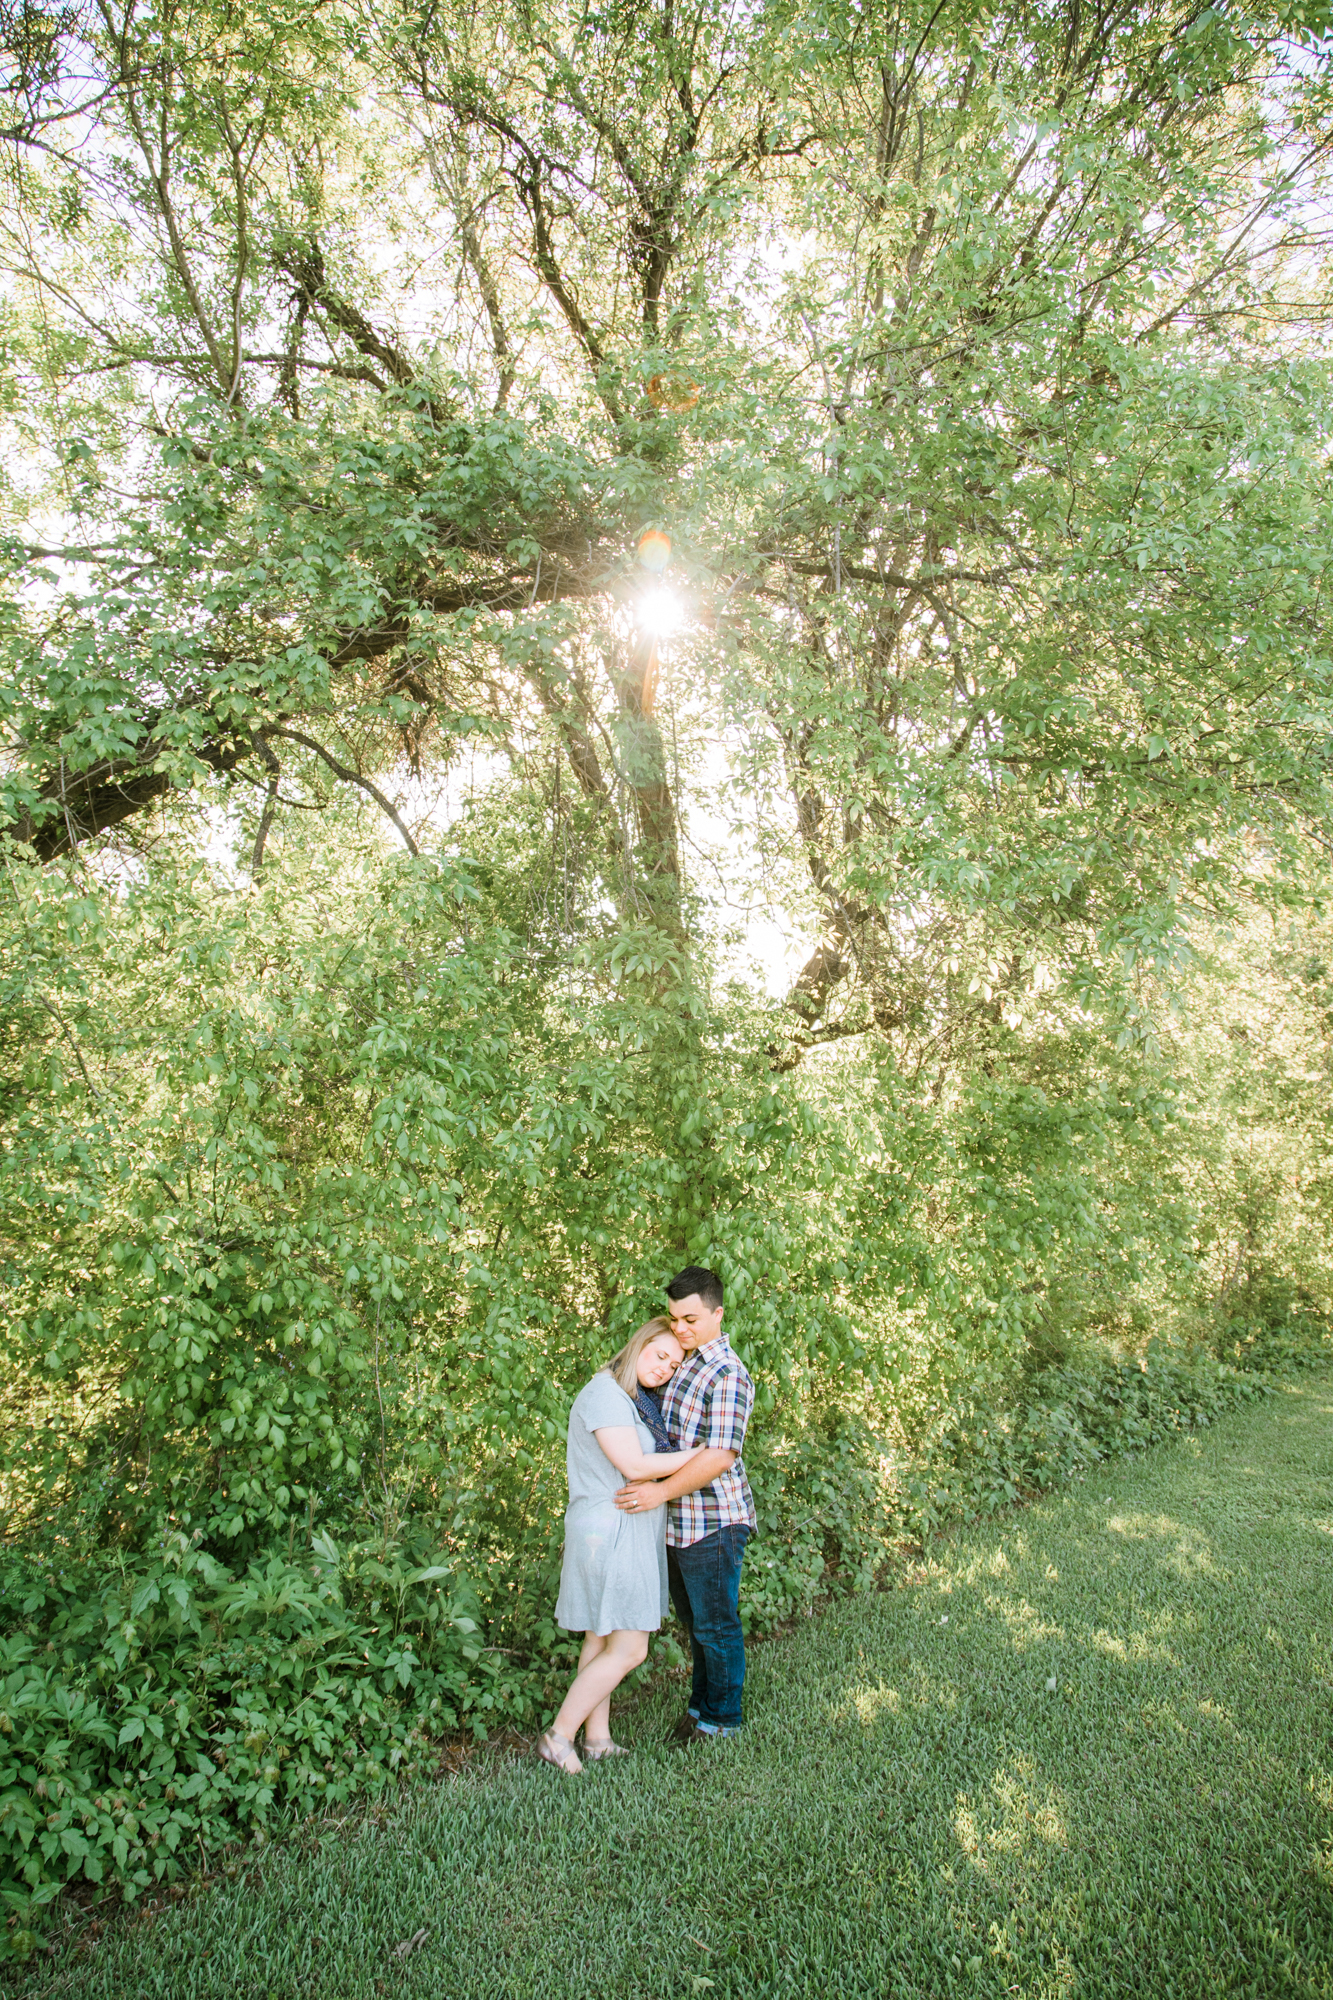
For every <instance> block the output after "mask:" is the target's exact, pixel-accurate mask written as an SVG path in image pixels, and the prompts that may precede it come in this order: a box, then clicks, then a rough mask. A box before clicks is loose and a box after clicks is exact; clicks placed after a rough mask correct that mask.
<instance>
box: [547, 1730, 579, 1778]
mask: <svg viewBox="0 0 1333 2000" xmlns="http://www.w3.org/2000/svg"><path fill="white" fill-rule="evenodd" d="M536 1747H537V1755H538V1756H539V1757H540V1758H541V1760H542V1762H543V1763H544V1764H554V1765H555V1768H556V1770H557V1771H563V1772H564V1774H565V1776H566V1777H567V1778H577V1776H578V1774H579V1772H580V1771H581V1770H582V1769H583V1766H582V1764H580V1762H579V1759H578V1753H577V1751H576V1750H575V1748H574V1745H573V1744H572V1743H571V1742H570V1740H569V1738H568V1737H567V1736H562V1735H561V1734H560V1731H559V1730H558V1729H547V1730H545V1731H544V1732H543V1733H542V1735H540V1736H539V1737H538V1738H537V1746H536Z"/></svg>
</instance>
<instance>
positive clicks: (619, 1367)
mask: <svg viewBox="0 0 1333 2000" xmlns="http://www.w3.org/2000/svg"><path fill="white" fill-rule="evenodd" d="M664 1333H671V1321H670V1320H669V1319H668V1318H667V1317H666V1315H665V1313H659V1314H658V1316H657V1318H656V1319H650V1320H645V1321H644V1323H643V1325H642V1326H641V1327H640V1328H639V1330H638V1332H637V1333H632V1334H631V1335H630V1337H629V1339H628V1340H627V1341H626V1342H625V1345H624V1346H623V1347H622V1348H621V1350H620V1352H619V1354H613V1355H612V1356H611V1359H610V1360H609V1361H608V1362H607V1364H606V1370H605V1372H606V1373H607V1374H608V1375H614V1376H615V1378H616V1381H617V1382H619V1384H620V1386H621V1388H622V1389H623V1390H624V1391H625V1394H626V1395H627V1396H632V1395H633V1394H634V1391H635V1390H636V1389H637V1388H638V1386H639V1356H640V1355H641V1354H642V1353H643V1350H644V1348H645V1347H646V1346H647V1345H648V1342H649V1341H650V1340H660V1339H661V1337H662V1335H663V1334H664ZM671 1338H672V1339H673V1340H674V1339H675V1338H676V1336H675V1334H674V1333H671Z"/></svg>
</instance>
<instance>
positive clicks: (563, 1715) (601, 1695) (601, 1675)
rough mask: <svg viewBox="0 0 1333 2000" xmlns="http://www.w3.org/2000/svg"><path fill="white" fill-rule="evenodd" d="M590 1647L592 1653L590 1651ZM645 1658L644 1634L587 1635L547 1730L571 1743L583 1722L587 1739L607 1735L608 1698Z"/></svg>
mask: <svg viewBox="0 0 1333 2000" xmlns="http://www.w3.org/2000/svg"><path fill="white" fill-rule="evenodd" d="M593 1647H595V1648H596V1650H595V1651H590V1648H593ZM647 1657H648V1634H647V1633H646V1632H608V1633H607V1634H606V1636H605V1637H604V1638H602V1637H599V1636H598V1634H597V1633H596V1632H589V1634H588V1636H587V1638H586V1639H585V1640H584V1642H583V1651H582V1652H581V1653H580V1655H579V1670H578V1672H577V1674H575V1676H574V1679H573V1681H572V1682H571V1684H570V1689H569V1693H568V1694H567V1695H566V1696H565V1698H564V1700H563V1701H562V1702H561V1704H560V1713H559V1715H557V1717H556V1719H555V1721H554V1722H553V1723H552V1724H551V1727H552V1728H553V1729H558V1730H559V1732H560V1734H561V1735H562V1736H564V1737H567V1738H568V1740H569V1741H570V1742H571V1743H572V1742H573V1741H574V1733H575V1731H576V1730H578V1729H579V1728H581V1727H582V1725H583V1724H584V1723H585V1722H586V1723H587V1724H588V1734H589V1735H590V1736H592V1737H594V1738H597V1737H600V1736H609V1735H610V1734H611V1696H612V1695H613V1694H614V1692H615V1690H616V1689H617V1688H618V1687H619V1686H620V1683H621V1682H622V1681H623V1680H624V1678H625V1676H626V1674H632V1673H633V1671H634V1669H635V1668H636V1667H641V1666H642V1665H643V1663H644V1661H645V1660H646V1659H647Z"/></svg>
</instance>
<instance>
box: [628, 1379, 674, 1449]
mask: <svg viewBox="0 0 1333 2000" xmlns="http://www.w3.org/2000/svg"><path fill="white" fill-rule="evenodd" d="M634 1407H635V1409H636V1410H637V1411H638V1413H639V1415H640V1416H641V1417H642V1418H643V1421H644V1422H645V1423H646V1424H647V1426H648V1428H649V1430H650V1431H651V1432H652V1434H653V1443H654V1444H655V1445H656V1447H657V1449H658V1450H659V1451H674V1450H675V1446H674V1445H673V1444H672V1442H671V1439H670V1438H669V1437H668V1436H667V1427H666V1425H665V1424H664V1423H663V1422H662V1408H661V1405H660V1404H659V1402H658V1400H657V1398H656V1396H654V1394H653V1393H652V1391H651V1389H645V1388H644V1386H643V1384H642V1382H640V1383H639V1384H638V1385H637V1386H636V1388H635V1391H634Z"/></svg>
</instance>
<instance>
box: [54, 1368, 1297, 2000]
mask: <svg viewBox="0 0 1333 2000" xmlns="http://www.w3.org/2000/svg"><path fill="white" fill-rule="evenodd" d="M763 1554H764V1552H763V1546H762V1544H757V1545H755V1546H753V1547H752V1550H751V1560H754V1561H762V1560H763ZM1051 1676H1053V1677H1054V1679H1055V1682H1056V1686H1055V1690H1054V1692H1049V1691H1048V1677H1051ZM747 1701H748V1715H749V1723H748V1727H747V1729H746V1732H745V1734H744V1736H743V1737H742V1738H741V1739H739V1740H737V1741H736V1742H733V1743H728V1744H719V1745H716V1746H712V1747H709V1748H708V1749H703V1750H692V1751H689V1752H681V1751H677V1750H673V1749H669V1748H667V1747H664V1746H663V1744H662V1738H663V1735H664V1733H665V1731H666V1728H667V1725H668V1723H669V1721H670V1720H672V1719H673V1718H674V1715H675V1714H676V1713H677V1712H678V1709H679V1708H680V1707H681V1706H682V1705H683V1704H682V1702H681V1695H680V1687H679V1684H678V1683H672V1684H671V1685H670V1686H663V1687H659V1688H658V1689H656V1690H654V1691H653V1692H651V1693H650V1694H648V1695H646V1696H644V1697H641V1698H640V1700H639V1702H638V1704H637V1706H636V1707H635V1708H634V1710H633V1713H632V1715H628V1716H627V1717H626V1720H625V1728H624V1731H623V1734H624V1735H625V1736H626V1737H627V1738H628V1740H630V1741H632V1742H633V1743H634V1744H635V1746H636V1755H635V1756H634V1757H633V1758H632V1759H625V1760H624V1761H623V1763H621V1764H620V1765H619V1766H617V1767H616V1768H598V1767H596V1766H593V1767H590V1768H589V1769H588V1771H587V1772H586V1773H585V1775H584V1776H583V1777H582V1778H580V1779H578V1780H574V1781H570V1780H567V1779H563V1778H561V1777H560V1776H559V1775H558V1774H556V1773H555V1772H552V1771H548V1770H546V1769H544V1768H541V1767H538V1766H535V1765H533V1764H532V1763H530V1762H528V1761H524V1760H519V1759H514V1758H508V1759H504V1758H499V1759H497V1758H493V1757H487V1758H483V1759H479V1760H476V1761H474V1762H473V1763H471V1764H469V1765H467V1766H465V1767H464V1768H463V1769H462V1770H461V1771H460V1772H458V1773H457V1774H456V1775H455V1776H453V1777H450V1778H448V1779H446V1780H444V1781H442V1782H441V1783H439V1784H438V1785H435V1786H433V1787H429V1788H418V1789H416V1790H413V1791H410V1792H407V1793H405V1794H403V1795H402V1796H401V1797H400V1798H399V1800H398V1801H397V1802H396V1803H395V1804H394V1805H393V1806H392V1807H389V1808H387V1809H385V1810H383V1811H382V1812H381V1813H380V1815H379V1816H378V1818H377V1819H374V1820H372V1819H361V1820H359V1821H357V1822H355V1823H353V1822H349V1823H348V1825H347V1826H346V1827H344V1828H340V1829H337V1828H330V1827H328V1826H327V1825H326V1826H325V1827H324V1828H323V1830H322V1831H321V1832H320V1833H319V1834H316V1833H315V1832H313V1831H312V1832H311V1833H309V1834H308V1835H307V1836H306V1837H304V1838H302V1839H301V1840H299V1841H298V1842H296V1843H295V1844H293V1845H291V1846H289V1847H287V1848H285V1849H283V1850H281V1851H278V1850H274V1851H271V1852H270V1853H269V1854H268V1855H267V1856H266V1857H265V1858H264V1859H263V1860H262V1861H261V1862H259V1863H257V1864H256V1865H254V1866H253V1867H250V1868H249V1869H248V1870H247V1872H246V1873H245V1874H244V1876H243V1877H240V1878H238V1879H236V1880H235V1881H232V1882H229V1883H225V1884H222V1885H219V1886H214V1887H209V1888H206V1889H204V1890H202V1891H201V1892H200V1893H199V1894H198V1895H196V1896H195V1897H193V1898H192V1899H191V1900H189V1901H187V1902H185V1903H182V1904H181V1905H180V1906H179V1907H177V1908H175V1909H173V1910H172V1911H170V1912H169V1913H165V1914H162V1915H159V1916H157V1917H156V1918H147V1919H144V1918H140V1919H137V1920H130V1921H128V1922H125V1923H120V1924H112V1925H111V1926H110V1927H109V1928H108V1931H107V1933H106V1934H105V1936H104V1937H103V1939H102V1940H101V1941H100V1942H99V1943H98V1944H96V1945H95V1946H93V1947H91V1948H88V1949H86V1950H85V1951H84V1952H82V1953H81V1954H78V1955H75V1956H71V1957H68V1958H66V1959H65V1960H64V1961H63V1962H58V1963H57V1964H55V1965H54V1966H48V1968H47V1969H45V1970H44V1971H43V1972H42V1973H41V1974H40V1975H38V1976H36V1977H35V1978H34V1975H33V1972H32V1969H31V1968H30V1969H29V1971H28V1973H27V1974H26V1978H25V1986H26V1990H27V1991H28V1992H30V1993H32V1994H34V1995H36V1994H42V1995H50V1996H52V2000H54V1996H57V1995H60V1996H64V1995H72V1996H73V1995H77V1996H81V2000H94V1996H96V2000H131V1996H133V2000H138V1996H141V1995H150V1994H152V1995H158V1994H161V1995H169V1996H171V2000H204V1996H208V2000H213V1996H217V2000H251V1996H254V1997H255V2000H259V1996H273V2000H305V1996H319V2000H361V1996H370V1995H379V1994H394V1995H402V1996H404V2000H408V1996H422V2000H424V1996H428V1995H429V1996H432V2000H433V1996H437V1995H438V1996H446V1995H447V1996H449V2000H474V1996H475V2000H508V1996H513V2000H548V1996H549V2000H557V1996H559V2000H566V1996H567V2000H594V1996H606V2000H636V1997H637V2000H675V1996H678V1995H679V1996H686V2000H695V1996H700V2000H724V1996H725V2000H732V1996H735V2000H741V1996H745V1997H746V2000H750V1996H757V1995H764V1996H768V1995H774V1996H776V1995H787V1994H796V1995H802V1996H806V1995H809V1996H818V2000H839V1996H850V1995H875V1996H880V1995H898V1994H902V1995H946V1994H947V1995H966V1996H972V1995H986V1996H990V1995H996V1996H998V1995H1001V1994H1005V1995H1008V1994H1019V1995H1023V1996H1025V2000H1038V1996H1041V1997H1042V2000H1045V1996H1048V1995H1049V1996H1056V1995H1070V1996H1075V1995H1077V1996H1080V2000H1082V1996H1088V2000H1092V1996H1094V1995H1096V1996H1100V1995H1112V1994H1114V1995H1117V1996H1119V1995H1124V1994H1144V1995H1151V1996H1154V2000H1165V1996H1171V2000H1175V1996H1180V2000H1185V1996H1193V1995H1198V1996H1200V2000H1202V1996H1208V2000H1217V1996H1220V1995H1242V1994H1244V1995H1252V1996H1254V2000H1279V1996H1283V1995H1293V1996H1295V1995H1300V1996H1303V2000H1304V1996H1310V2000H1313V1996H1316V1995H1318V1996H1324V2000H1333V1382H1331V1381H1329V1380H1328V1379H1326V1378H1323V1377H1319V1378H1307V1379H1305V1380H1304V1381H1301V1382H1299V1383H1294V1384H1289V1385H1287V1386H1285V1387H1283V1388H1282V1389H1281V1390H1280V1392H1279V1393H1278V1394H1277V1395H1276V1396H1274V1397H1273V1398H1271V1399H1270V1400H1269V1401H1267V1402H1266V1403H1264V1404H1261V1405H1259V1406H1257V1407H1253V1408H1251V1409H1248V1410H1246V1411H1244V1412H1242V1413H1240V1414H1238V1415H1235V1416H1232V1417H1229V1418H1227V1419H1226V1420H1225V1421H1224V1422H1222V1423H1219V1424H1218V1425H1217V1426H1216V1428H1215V1429H1213V1430H1211V1431H1205V1432H1202V1433H1199V1434H1196V1435H1195V1436H1192V1437H1191V1438H1189V1439H1187V1440H1185V1441H1184V1442H1182V1443H1179V1444H1175V1445H1169V1446H1164V1447H1161V1448H1159V1449H1157V1450H1155V1451H1153V1452H1152V1453H1151V1454H1149V1455H1148V1456H1147V1457H1146V1458H1145V1459H1142V1460H1139V1461H1138V1462H1136V1463H1122V1464H1119V1465H1116V1466H1113V1467H1112V1468H1111V1469H1110V1470H1109V1471H1108V1472H1106V1473H1104V1474H1103V1475H1102V1476H1101V1477H1100V1478H1094V1479H1092V1480H1090V1481H1089V1482H1088V1483H1087V1484H1086V1485H1085V1486H1082V1487H1080V1488H1078V1489H1077V1491H1075V1492H1073V1493H1070V1494H1067V1495H1065V1496H1063V1497H1060V1498H1056V1499H1052V1500H1050V1501H1047V1502H1045V1503H1044V1504H1042V1505H1041V1506H1037V1507H1032V1508H1029V1509H1027V1510H1024V1511H1022V1512H1018V1513H1015V1514H1012V1515H1010V1516H1009V1517H1007V1518H1006V1519H1005V1520H1004V1521H1003V1522H1001V1523H1000V1524H998V1525H992V1526H990V1527H986V1528H977V1529H974V1530H970V1531H968V1532H967V1533H964V1534H959V1535H957V1536H954V1537H950V1538H947V1539H944V1540H942V1541H940V1542H938V1543H937V1544H936V1545H935V1546H934V1547H933V1549H932V1550H931V1553H930V1556H929V1559H928V1561H927V1562H926V1563H925V1565H924V1566H923V1567H922V1569H921V1570H920V1571H919V1572H918V1573H917V1575H916V1578H915V1580H914V1581H911V1582H909V1583H906V1584H904V1585H903V1587H901V1588H897V1589H893V1590H890V1591H887V1592H886V1593H884V1594H883V1595H882V1596H879V1597H876V1598H874V1599H871V1600H869V1601H866V1600H861V1601H858V1602H855V1603H849V1604H844V1605H841V1606H839V1607H838V1608H836V1609H834V1610H833V1611H831V1612H829V1613H827V1614H826V1615H824V1616H822V1617H820V1618H818V1619H815V1620H812V1621H811V1622H810V1624H809V1625H808V1626H807V1627H806V1628H805V1629H803V1630H802V1631H801V1632H799V1633H798V1634H797V1635H796V1636H794V1637H791V1638H787V1639H783V1640H780V1641H776V1642H774V1643H772V1644H769V1645H763V1646H758V1647H756V1648H754V1649H753V1652H752V1659H751V1675H750V1681H749V1686H748V1690H747ZM423 1929H424V1931H425V1933H426V1936H425V1939H424V1941H423V1942H422V1943H421V1944H420V1945H419V1946H418V1948H417V1949H416V1950H414V1951H413V1952H411V1953H410V1955H408V1956H406V1957H405V1958H403V1959H401V1960H400V1959H398V1958H395V1956H394V1955H393V1952H394V1947H395V1946H397V1945H399V1944H401V1943H404V1942H405V1941H407V1940H409V1939H411V1938H413V1937H414V1936H415V1935H416V1934H417V1933H418V1932H419V1931H421V1930H423Z"/></svg>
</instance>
